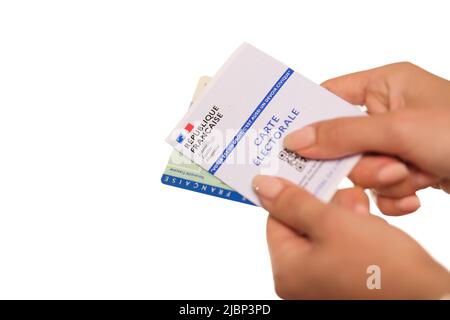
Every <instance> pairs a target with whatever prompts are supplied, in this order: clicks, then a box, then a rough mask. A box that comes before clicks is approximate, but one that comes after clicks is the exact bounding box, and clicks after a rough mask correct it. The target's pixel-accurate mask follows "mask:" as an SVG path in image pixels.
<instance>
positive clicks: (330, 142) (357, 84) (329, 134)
mask: <svg viewBox="0 0 450 320" xmlns="http://www.w3.org/2000/svg"><path fill="white" fill-rule="evenodd" d="M323 86H324V87H325V88H327V89H328V90H330V91H332V92H334V93H335V94H337V95H338V96H340V97H342V98H343V99H345V100H347V101H349V102H350V103H352V104H358V105H366V106H367V109H368V112H369V114H370V116H368V117H359V118H355V117H352V118H340V119H333V120H327V121H322V122H318V123H315V124H312V125H309V126H307V127H305V128H303V129H301V130H298V131H295V132H293V133H291V134H290V135H288V136H287V137H286V139H285V146H286V147H287V148H289V149H290V150H293V151H295V152H297V153H299V154H301V155H302V156H304V157H308V158H314V159H331V158H337V157H342V156H347V155H351V154H356V153H366V154H365V156H364V157H363V158H362V160H361V161H360V162H359V164H358V165H357V166H356V167H355V169H354V170H353V172H352V173H351V175H350V178H351V179H352V180H353V182H354V183H355V184H357V185H359V186H362V187H364V188H371V189H372V190H373V191H374V193H375V194H376V198H377V204H378V206H379V208H380V210H381V211H382V212H383V213H385V214H390V215H400V214H405V213H409V212H412V211H415V210H416V209H417V208H418V206H419V202H418V199H417V198H416V196H415V192H416V191H417V190H419V189H422V188H426V187H429V186H437V187H440V188H441V189H443V190H444V191H446V192H448V193H450V82H449V81H447V80H445V79H442V78H439V77H437V76H435V75H433V74H431V73H428V72H427V71H425V70H423V69H421V68H419V67H417V66H415V65H412V64H410V63H397V64H392V65H387V66H384V67H380V68H376V69H372V70H368V71H362V72H357V73H354V74H350V75H346V76H343V77H339V78H335V79H332V80H328V81H326V82H325V83H324V84H323ZM374 153H376V155H374ZM399 159H400V160H401V161H398V160H399ZM402 162H403V163H406V164H407V167H404V168H403V169H407V170H403V174H400V173H402V172H401V171H402V170H401V168H402V166H404V165H403V164H402ZM387 166H390V167H391V168H393V169H395V168H394V167H397V168H396V169H397V170H391V172H392V173H391V174H389V170H385V172H384V173H382V169H383V168H387ZM386 173H388V174H386ZM383 174H384V177H383ZM383 180H384V181H383Z"/></svg>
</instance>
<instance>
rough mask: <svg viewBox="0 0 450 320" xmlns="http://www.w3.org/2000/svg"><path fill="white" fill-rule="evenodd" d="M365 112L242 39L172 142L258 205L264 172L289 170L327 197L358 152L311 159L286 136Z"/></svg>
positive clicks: (292, 177)
mask: <svg viewBox="0 0 450 320" xmlns="http://www.w3.org/2000/svg"><path fill="white" fill-rule="evenodd" d="M363 115H364V113H363V112H362V111H361V109H360V108H358V107H356V106H353V105H351V104H349V103H348V102H346V101H344V100H342V99H341V98H339V97H337V96H336V95H334V94H332V93H331V92H329V91H327V90H326V89H324V88H322V87H321V86H319V85H317V84H315V83H313V82H311V81H310V80H308V79H306V78H305V77H303V76H302V75H300V74H299V73H297V72H294V71H293V70H292V69H290V68H288V67H287V66H285V65H284V64H282V63H281V62H279V61H277V60H276V59H274V58H272V57H270V56H268V55H267V54H265V53H263V52H261V51H260V50H258V49H256V48H254V47H253V46H251V45H249V44H243V45H242V46H241V47H239V48H238V49H237V50H236V51H235V53H234V54H233V55H232V56H231V57H230V58H229V60H228V61H227V62H226V63H225V65H224V66H223V67H222V68H221V69H220V70H219V72H218V73H217V74H216V76H215V77H214V78H213V79H212V80H211V82H210V83H209V84H208V86H207V88H206V90H205V92H204V93H203V94H202V95H201V96H200V97H199V99H198V100H197V101H196V102H195V103H194V105H193V107H192V108H191V109H190V111H189V112H188V113H187V114H186V115H185V116H184V118H183V119H182V120H181V121H180V122H179V123H178V125H177V127H176V128H175V129H174V130H173V131H172V133H171V134H170V135H169V137H168V138H167V142H168V143H169V144H171V145H172V146H173V147H174V148H175V149H176V150H178V151H179V152H181V153H182V154H183V155H184V156H186V157H188V158H189V159H191V160H192V161H194V162H195V163H197V164H199V165H200V166H201V167H203V168H204V169H206V170H208V171H209V172H210V173H211V174H214V175H215V176H216V177H218V178H219V179H220V180H222V181H223V182H224V183H226V184H228V185H229V186H231V187H232V188H234V189H235V190H236V191H238V192H239V193H241V194H242V195H243V196H245V197H247V198H248V199H249V200H251V201H252V202H253V203H255V204H258V205H259V204H260V203H259V200H258V197H257V196H256V194H255V193H254V191H253V189H252V185H251V182H252V179H253V177H254V176H256V175H257V174H269V175H275V176H280V177H283V178H285V179H287V180H290V181H292V182H293V183H296V184H298V185H299V186H301V187H303V188H305V189H306V190H308V191H309V192H311V193H312V194H314V195H316V196H317V197H318V198H319V199H321V200H323V201H325V202H327V201H329V200H330V199H331V197H332V196H333V194H334V193H335V192H336V189H337V186H338V184H339V183H340V181H341V180H342V179H343V178H344V177H345V176H346V175H347V174H348V173H349V172H350V170H351V169H352V168H353V166H354V165H355V164H356V162H357V161H358V160H359V156H351V157H346V158H342V159H337V160H327V161H318V160H309V159H308V160H307V159H303V158H301V157H299V156H298V155H296V154H294V153H290V152H288V151H287V150H283V139H284V137H285V136H286V135H287V134H288V133H289V132H291V131H293V130H297V129H300V128H302V127H304V126H306V125H308V124H310V123H313V122H316V121H319V120H324V119H331V118H336V117H345V116H363Z"/></svg>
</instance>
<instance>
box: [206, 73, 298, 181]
mask: <svg viewBox="0 0 450 320" xmlns="http://www.w3.org/2000/svg"><path fill="white" fill-rule="evenodd" d="M293 73H294V70H292V69H291V68H287V70H286V71H285V72H284V73H283V75H282V76H281V77H280V79H278V81H277V82H276V83H275V84H274V85H273V87H272V88H271V89H270V90H269V92H268V93H267V94H266V96H265V97H264V99H262V101H261V102H260V103H259V104H258V106H257V107H256V108H255V110H254V111H253V113H252V114H251V115H250V117H249V118H248V119H247V121H245V123H244V125H243V126H242V127H241V129H240V130H239V131H238V133H237V134H236V135H235V136H234V138H233V139H232V140H231V142H230V143H229V144H228V146H227V147H226V148H225V150H223V152H222V154H221V155H220V157H219V159H217V160H216V162H214V164H213V165H212V166H211V168H210V169H209V170H208V171H209V173H211V174H214V173H216V171H217V170H218V169H219V168H220V166H221V165H222V164H223V163H224V162H225V160H226V159H227V157H228V156H229V155H230V153H231V152H232V151H233V150H234V148H235V147H236V146H237V144H238V143H239V141H240V140H241V139H242V137H243V136H244V135H245V133H246V132H247V131H248V129H250V128H251V126H252V125H253V123H255V121H256V119H258V117H259V116H260V115H261V113H262V112H263V111H264V109H265V108H266V107H267V106H268V105H269V103H270V101H272V99H273V98H274V97H275V95H276V94H277V93H278V91H280V89H281V87H283V85H284V84H285V83H286V81H287V80H288V79H289V77H290V76H291V75H292V74H293Z"/></svg>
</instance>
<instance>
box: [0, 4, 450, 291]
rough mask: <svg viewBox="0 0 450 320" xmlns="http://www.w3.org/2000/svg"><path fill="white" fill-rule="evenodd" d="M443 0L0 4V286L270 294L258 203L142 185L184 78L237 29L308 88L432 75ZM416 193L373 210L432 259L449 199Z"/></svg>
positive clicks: (445, 48) (179, 101)
mask: <svg viewBox="0 0 450 320" xmlns="http://www.w3.org/2000/svg"><path fill="white" fill-rule="evenodd" d="M445 5H446V2H445V1H430V0H428V1H423V3H419V2H414V1H396V2H394V1H380V0H378V1H371V2H370V3H369V2H365V1H328V2H325V1H279V0H277V1H275V0H273V1H242V0H240V1H230V0H228V1H222V2H218V1H1V2H0V298H275V297H276V296H275V294H274V292H273V289H272V279H271V271H270V263H269V257H268V254H267V250H266V243H265V220H266V213H265V212H264V211H263V210H262V209H258V208H252V207H250V206H245V205H242V204H238V203H231V202H228V201H225V200H221V199H217V198H213V197H208V196H205V195H201V194H197V193H193V192H189V191H183V190H181V189H177V188H173V187H168V186H165V185H162V184H161V183H160V176H161V173H162V172H163V169H164V167H165V164H166V162H167V159H168V156H169V153H170V150H171V149H170V147H169V146H168V145H166V144H165V142H164V138H165V136H166V135H167V134H168V133H169V131H170V130H171V129H172V127H173V126H174V125H175V124H176V123H177V121H178V120H179V119H180V118H181V117H182V115H183V114H184V112H185V111H186V109H187V107H188V104H189V101H190V98H191V94H192V92H193V90H194V87H195V85H196V82H197V79H198V77H199V76H201V75H213V74H214V72H215V71H216V70H217V69H218V68H219V67H220V66H221V65H222V63H223V62H224V61H225V59H226V58H227V57H228V56H229V55H230V54H231V52H232V51H233V50H234V49H235V48H236V47H237V46H238V45H240V44H241V42H243V41H247V42H249V43H251V44H253V45H255V46H256V47H259V48H260V49H262V50H263V51H266V52H267V53H269V54H271V55H272V56H274V57H276V58H278V59H279V60H281V61H283V62H284V63H286V64H288V65H289V66H291V67H292V68H294V69H295V70H297V71H299V72H301V73H302V74H304V75H306V76H307V77H309V78H310V79H312V80H314V81H317V82H321V81H323V80H325V79H327V78H330V77H334V76H337V75H341V74H345V73H348V72H352V71H357V70H361V69H366V68H371V67H375V66H379V65H383V64H387V63H390V62H396V61H402V60H409V61H412V62H414V63H416V64H418V65H420V66H422V67H424V68H425V69H428V70H430V71H432V72H434V73H436V74H438V75H440V76H443V77H446V78H450V64H449V61H448V57H450V47H449V45H448V31H449V30H450V20H449V19H448V12H449V11H448V9H447V8H446V6H445ZM430 156H433V155H430ZM420 195H421V196H422V203H423V205H422V208H421V209H420V210H419V212H417V213H415V214H413V215H410V216H408V217H401V218H395V219H389V221H390V222H392V223H393V224H395V225H398V226H400V227H401V228H403V229H404V230H406V231H407V232H409V233H410V234H411V235H412V236H413V237H415V238H416V239H417V240H418V241H420V242H421V243H422V244H423V246H424V247H425V248H426V249H428V250H429V251H430V252H431V253H432V255H433V256H434V257H435V258H436V259H437V260H439V261H440V262H441V263H443V264H444V265H446V266H447V268H448V267H450V254H449V250H448V248H447V244H448V243H449V235H448V227H449V226H450V215H449V212H448V211H449V209H448V208H449V207H450V197H449V196H445V195H444V194H443V193H440V192H439V191H434V190H427V191H423V192H421V193H420ZM374 211H376V210H374ZM412 267H413V266H412Z"/></svg>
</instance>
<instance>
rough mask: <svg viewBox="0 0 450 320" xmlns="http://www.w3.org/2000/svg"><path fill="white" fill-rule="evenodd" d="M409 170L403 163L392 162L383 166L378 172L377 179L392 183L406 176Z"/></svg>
mask: <svg viewBox="0 0 450 320" xmlns="http://www.w3.org/2000/svg"><path fill="white" fill-rule="evenodd" d="M408 174H409V170H408V168H407V167H406V165H404V164H403V163H392V164H388V165H386V166H384V167H383V168H381V169H380V171H379V172H378V181H379V182H381V183H394V182H398V181H400V180H402V179H404V178H406V177H407V176H408Z"/></svg>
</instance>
